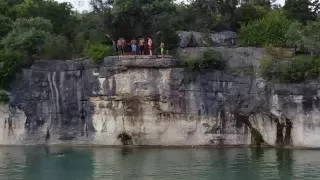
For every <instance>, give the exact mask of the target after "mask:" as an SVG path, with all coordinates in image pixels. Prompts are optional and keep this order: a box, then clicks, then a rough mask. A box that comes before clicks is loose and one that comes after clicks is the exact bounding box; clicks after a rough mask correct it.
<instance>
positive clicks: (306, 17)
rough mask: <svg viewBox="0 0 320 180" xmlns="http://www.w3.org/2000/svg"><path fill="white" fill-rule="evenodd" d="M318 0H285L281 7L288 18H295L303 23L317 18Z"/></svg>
mask: <svg viewBox="0 0 320 180" xmlns="http://www.w3.org/2000/svg"><path fill="white" fill-rule="evenodd" d="M319 5H320V4H319V2H318V1H314V2H311V1H310V0H286V2H285V5H284V7H283V9H284V10H285V12H286V14H287V15H288V17H289V18H292V19H294V20H297V21H299V22H301V23H303V24H305V23H306V22H307V21H310V20H311V21H313V20H315V19H316V18H317V12H318V10H319Z"/></svg>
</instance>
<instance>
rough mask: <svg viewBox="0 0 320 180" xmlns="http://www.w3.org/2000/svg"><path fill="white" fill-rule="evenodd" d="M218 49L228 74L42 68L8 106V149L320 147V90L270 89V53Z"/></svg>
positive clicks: (127, 65) (15, 89)
mask: <svg viewBox="0 0 320 180" xmlns="http://www.w3.org/2000/svg"><path fill="white" fill-rule="evenodd" d="M216 49H217V50H218V51H220V52H221V53H222V55H223V57H224V59H225V60H227V61H228V65H229V66H228V67H229V68H228V70H226V71H224V72H220V71H213V72H207V73H197V74H193V75H192V77H190V74H188V73H186V72H184V68H183V67H182V66H181V61H179V60H175V59H170V58H165V59H161V58H157V59H156V58H154V57H153V58H150V57H121V58H119V57H108V58H105V60H104V62H103V63H102V64H101V65H93V64H90V63H89V62H87V61H37V62H36V63H35V64H34V65H33V66H32V67H30V68H28V69H23V71H22V72H21V73H20V74H19V75H18V76H17V78H16V80H15V81H14V82H13V83H12V85H11V90H10V104H8V105H1V107H0V113H1V117H0V125H1V123H2V124H3V131H2V135H1V136H0V144H43V143H48V144H60V143H68V144H95V145H121V144H133V145H176V146H179V145H250V144H260V143H265V144H269V145H288V146H303V147H320V120H319V118H318V117H320V114H319V106H320V101H319V97H320V94H319V91H318V89H319V87H318V86H319V85H318V83H317V82H313V83H312V82H310V83H306V84H297V85H284V84H271V83H268V82H265V81H264V80H263V79H262V78H259V77H258V75H256V74H255V72H256V69H257V60H258V59H259V58H260V57H261V56H262V55H263V53H264V52H263V49H258V48H216ZM198 50H199V48H197V49H192V48H191V49H185V50H183V51H182V52H180V53H181V54H183V53H188V52H192V51H198ZM200 50H201V49H200ZM8 117H10V118H11V119H12V121H13V125H12V127H11V130H12V132H9V130H10V129H9V126H8V122H5V120H6V119H7V118H8ZM5 124H6V126H5Z"/></svg>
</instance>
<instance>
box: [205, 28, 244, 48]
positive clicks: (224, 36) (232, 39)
mask: <svg viewBox="0 0 320 180" xmlns="http://www.w3.org/2000/svg"><path fill="white" fill-rule="evenodd" d="M237 39H238V35H237V33H236V32H233V31H222V32H217V33H213V34H211V40H212V44H213V46H232V45H235V43H236V40H237Z"/></svg>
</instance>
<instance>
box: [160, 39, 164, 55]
mask: <svg viewBox="0 0 320 180" xmlns="http://www.w3.org/2000/svg"><path fill="white" fill-rule="evenodd" d="M160 53H161V56H162V59H163V56H164V42H163V41H161V43H160Z"/></svg>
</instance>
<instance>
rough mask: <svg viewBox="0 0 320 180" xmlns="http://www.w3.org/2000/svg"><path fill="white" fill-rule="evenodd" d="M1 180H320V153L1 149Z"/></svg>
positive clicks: (129, 149) (297, 151)
mask: <svg viewBox="0 0 320 180" xmlns="http://www.w3.org/2000/svg"><path fill="white" fill-rule="evenodd" d="M0 162H1V163H0V179H1V180H2V179H10V180H11V179H25V180H44V179H45V180H73V179H75V180H100V179H101V180H102V179H103V180H104V179H106V180H127V179H130V180H160V179H161V180H162V179H166V180H177V179H181V180H194V179H197V180H209V179H210V180H250V179H252V180H266V179H268V180H269V179H281V180H287V179H288V180H289V179H290V180H291V179H297V180H298V179H304V180H316V179H317V180H318V179H320V171H319V169H320V151H313V150H288V149H287V150H283V149H282V150H280V149H246V148H242V149H241V148H240V149H143V148H75V147H74V148H57V147H56V148H53V147H50V148H49V147H28V148H22V147H10V148H9V147H1V148H0Z"/></svg>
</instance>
